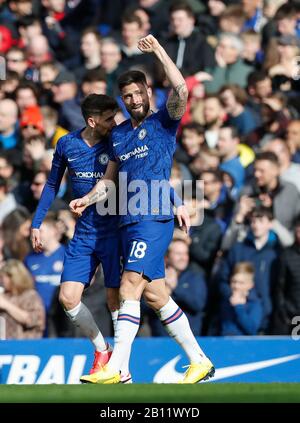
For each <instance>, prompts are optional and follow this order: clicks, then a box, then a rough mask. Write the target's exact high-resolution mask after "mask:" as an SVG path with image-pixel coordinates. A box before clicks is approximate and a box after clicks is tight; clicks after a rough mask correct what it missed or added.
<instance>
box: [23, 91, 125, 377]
mask: <svg viewBox="0 0 300 423" xmlns="http://www.w3.org/2000/svg"><path fill="white" fill-rule="evenodd" d="M81 109H82V114H83V117H84V119H85V121H86V127H85V128H84V129H81V130H77V131H74V132H71V133H69V134H67V135H65V136H63V137H62V138H60V140H59V141H58V143H57V146H56V149H55V153H54V157H53V162H52V168H51V172H50V174H49V177H48V180H47V183H46V185H45V188H44V190H43V193H42V196H41V199H40V201H39V204H38V207H37V210H36V213H35V215H34V218H33V221H32V229H31V241H32V245H33V248H34V250H35V251H36V252H40V251H42V248H43V246H42V243H41V237H40V230H39V228H40V225H41V223H42V221H43V219H44V217H45V215H46V213H47V211H48V210H49V207H50V206H51V203H52V202H53V200H54V198H55V196H56V194H57V192H58V190H59V186H60V183H61V179H62V177H63V174H64V172H65V170H66V169H68V172H69V175H70V179H71V184H72V189H73V194H74V195H75V196H76V197H78V196H80V195H85V194H86V193H88V192H89V191H90V190H91V189H92V188H93V187H94V186H95V184H96V183H97V181H98V180H99V179H100V178H101V177H102V176H103V175H104V173H105V171H106V168H107V164H108V159H109V156H108V135H109V134H110V132H111V129H112V128H113V127H114V126H115V115H116V113H117V110H118V104H117V102H116V101H115V100H114V99H113V98H111V97H109V96H106V95H97V94H91V95H89V96H87V97H86V98H85V99H84V100H83V102H82V105H81ZM119 246H120V241H119V235H118V216H99V215H98V213H97V211H96V207H95V206H93V207H90V208H89V209H88V210H86V211H85V212H84V213H83V215H82V216H81V217H80V218H79V219H78V221H77V223H76V228H75V234H74V237H73V239H72V240H71V241H70V243H69V245H68V247H67V249H66V253H65V258H64V269H63V273H62V276H61V286H60V292H59V300H60V302H61V304H62V306H63V308H64V310H65V312H66V314H67V316H68V317H69V318H70V319H71V321H72V322H73V323H74V324H75V325H76V326H77V327H80V329H81V330H82V332H83V333H84V334H85V335H86V336H87V337H88V338H90V340H91V341H92V343H93V345H94V347H95V357H94V362H93V365H92V368H91V370H90V373H93V372H96V371H98V370H99V369H100V368H101V367H102V366H103V365H104V364H106V363H107V361H108V360H109V358H110V355H111V351H112V348H111V347H110V346H109V345H108V344H107V343H106V341H105V340H104V338H103V336H102V334H101V331H100V330H99V328H98V326H97V324H96V322H95V320H94V318H93V316H92V314H91V313H90V311H89V310H88V308H87V307H86V306H85V304H83V303H82V302H81V297H82V294H83V290H84V289H85V288H86V287H87V286H89V284H90V281H91V280H92V278H93V276H94V274H95V271H96V269H97V267H98V265H99V263H101V264H102V268H103V272H104V279H105V287H106V293H107V305H108V308H109V310H110V312H111V314H112V320H113V324H114V328H115V325H116V321H117V316H118V309H119V286H120V273H121V268H120V248H119ZM130 380H131V376H130V374H129V371H128V367H126V365H125V366H124V368H122V381H123V382H124V383H128V382H130Z"/></svg>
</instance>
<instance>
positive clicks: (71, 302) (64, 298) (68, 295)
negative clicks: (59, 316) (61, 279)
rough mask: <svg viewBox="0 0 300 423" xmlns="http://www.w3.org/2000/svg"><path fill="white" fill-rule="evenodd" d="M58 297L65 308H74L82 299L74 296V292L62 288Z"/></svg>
mask: <svg viewBox="0 0 300 423" xmlns="http://www.w3.org/2000/svg"><path fill="white" fill-rule="evenodd" d="M58 299H59V302H60V304H61V305H62V306H63V308H64V309H65V310H72V309H73V308H74V307H76V306H77V305H78V304H79V302H80V300H81V298H77V297H76V296H74V294H73V293H72V292H70V291H65V290H62V289H61V290H60V291H59V297H58Z"/></svg>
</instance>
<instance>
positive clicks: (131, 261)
mask: <svg viewBox="0 0 300 423" xmlns="http://www.w3.org/2000/svg"><path fill="white" fill-rule="evenodd" d="M136 261H137V260H127V262H128V263H135V262H136Z"/></svg>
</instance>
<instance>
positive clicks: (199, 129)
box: [182, 122, 205, 135]
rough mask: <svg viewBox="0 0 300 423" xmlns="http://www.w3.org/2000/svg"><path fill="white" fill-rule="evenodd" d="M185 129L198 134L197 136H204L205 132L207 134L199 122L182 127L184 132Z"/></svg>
mask: <svg viewBox="0 0 300 423" xmlns="http://www.w3.org/2000/svg"><path fill="white" fill-rule="evenodd" d="M185 129H187V130H189V131H194V132H196V134H197V135H204V132H205V130H204V128H203V126H202V125H200V123H198V122H190V123H187V124H186V125H184V126H183V127H182V132H183V131H184V130H185Z"/></svg>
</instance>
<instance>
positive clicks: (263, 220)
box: [216, 207, 278, 331]
mask: <svg viewBox="0 0 300 423" xmlns="http://www.w3.org/2000/svg"><path fill="white" fill-rule="evenodd" d="M271 227H272V212H271V211H270V210H269V209H268V208H266V207H256V208H255V209H254V210H253V211H252V212H251V213H250V231H249V233H248V235H247V237H246V238H245V239H244V241H242V242H236V243H235V244H234V245H233V246H232V247H231V249H230V250H229V251H228V254H227V256H226V257H225V258H224V259H223V261H222V263H221V265H220V268H219V271H218V273H217V275H216V276H217V283H218V286H219V292H220V293H221V297H222V298H227V299H228V298H230V296H231V289H230V285H229V283H228V281H229V278H230V275H231V273H232V270H233V268H234V266H235V265H236V264H237V263H239V262H241V261H249V262H251V263H252V264H253V265H254V267H255V278H254V280H255V288H256V291H257V293H258V295H259V296H260V297H261V299H262V305H263V321H262V325H261V327H260V329H261V330H264V331H266V330H268V327H269V323H270V316H271V312H272V293H273V289H274V285H275V283H276V281H277V260H278V239H277V236H276V235H275V233H274V232H273V231H272V230H271Z"/></svg>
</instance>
